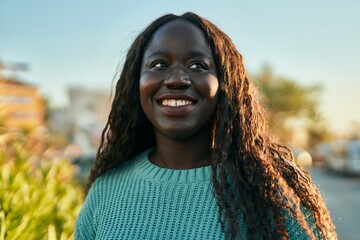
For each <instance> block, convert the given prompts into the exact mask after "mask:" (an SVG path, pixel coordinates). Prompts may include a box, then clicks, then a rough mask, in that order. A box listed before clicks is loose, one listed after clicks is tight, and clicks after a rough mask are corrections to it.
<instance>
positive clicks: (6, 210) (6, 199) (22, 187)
mask: <svg viewBox="0 0 360 240" xmlns="http://www.w3.org/2000/svg"><path fill="white" fill-rule="evenodd" d="M22 139H24V138H22ZM24 144H25V143H24V140H19V138H18V139H17V140H10V141H7V142H6V143H4V141H3V142H1V135H0V240H4V239H26V240H32V239H36V240H37V239H49V240H53V239H61V240H63V239H72V238H73V232H74V226H75V221H76V217H77V215H78V213H79V210H80V207H81V205H82V203H83V200H84V193H83V189H82V188H81V187H80V186H79V185H78V184H76V183H75V181H74V171H75V169H74V167H73V166H72V165H71V164H70V163H69V161H66V160H49V159H42V158H41V155H40V156H39V155H36V156H34V153H33V152H32V151H31V150H29V149H26V147H24Z"/></svg>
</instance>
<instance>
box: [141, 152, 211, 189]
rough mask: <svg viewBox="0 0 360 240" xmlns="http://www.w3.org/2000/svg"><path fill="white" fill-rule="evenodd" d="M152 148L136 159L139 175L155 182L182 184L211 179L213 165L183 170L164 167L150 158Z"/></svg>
mask: <svg viewBox="0 0 360 240" xmlns="http://www.w3.org/2000/svg"><path fill="white" fill-rule="evenodd" d="M152 150H153V149H149V150H147V151H145V152H143V153H141V154H140V155H138V156H137V157H136V159H134V162H135V173H136V174H137V175H138V176H140V177H142V178H145V179H148V180H150V181H154V182H167V183H182V184H184V183H185V184H186V183H195V182H205V181H210V180H211V166H206V167H199V168H193V169H182V170H177V169H168V168H162V167H159V166H157V165H155V164H153V163H152V162H151V161H150V160H149V153H150V152H151V151H152Z"/></svg>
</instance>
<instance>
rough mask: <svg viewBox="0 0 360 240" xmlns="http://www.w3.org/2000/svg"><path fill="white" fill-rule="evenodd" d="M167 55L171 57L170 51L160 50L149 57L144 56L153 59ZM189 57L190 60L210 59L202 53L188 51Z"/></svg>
mask: <svg viewBox="0 0 360 240" xmlns="http://www.w3.org/2000/svg"><path fill="white" fill-rule="evenodd" d="M168 55H171V52H170V51H168V50H165V49H160V50H157V51H155V52H153V53H151V54H150V55H149V56H146V58H153V57H156V56H168ZM189 56H190V58H192V57H205V58H208V59H211V56H209V54H207V53H205V52H203V51H198V50H190V51H189Z"/></svg>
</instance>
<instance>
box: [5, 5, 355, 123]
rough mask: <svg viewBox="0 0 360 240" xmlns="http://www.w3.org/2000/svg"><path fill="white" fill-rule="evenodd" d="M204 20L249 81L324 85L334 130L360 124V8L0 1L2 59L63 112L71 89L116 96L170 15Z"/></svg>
mask: <svg viewBox="0 0 360 240" xmlns="http://www.w3.org/2000/svg"><path fill="white" fill-rule="evenodd" d="M186 11H193V12H196V13H198V14H200V15H202V16H204V17H206V18H208V19H210V20H211V21H213V22H214V23H215V24H216V25H218V26H219V27H220V28H221V29H222V30H223V31H224V32H226V33H227V34H228V35H229V36H230V37H231V38H232V40H233V41H234V42H235V44H236V46H237V48H238V50H239V51H240V52H241V53H242V55H243V56H244V58H245V65H246V66H247V68H248V71H249V72H257V71H259V70H260V69H261V67H262V65H263V64H265V63H268V64H270V65H271V66H272V67H273V69H274V71H275V73H276V74H278V75H282V76H285V77H289V78H292V79H294V80H295V81H298V82H299V83H301V84H305V85H306V84H313V83H320V84H322V85H323V86H324V92H323V94H322V96H321V102H322V110H323V112H324V115H325V116H327V118H328V121H329V124H330V126H331V127H333V128H334V129H337V130H344V129H346V128H347V126H348V125H349V123H350V122H351V121H360V107H359V104H360V1H358V0H344V1H340V0H338V1H333V0H317V1H312V0H304V1H295V0H294V1H291V0H283V1H279V0H274V1H265V0H263V1H250V0H248V1H235V0H234V1H229V0H225V1H224V0H223V1H205V0H198V1H190V0H182V1H165V0H152V1H145V0H143V1H135V0H134V1H115V0H111V1H110V0H103V1H93V0H76V1H73V0H61V1H48V0H47V1H45V0H31V1H29V0H27V1H26V0H0V60H2V61H3V62H10V63H17V62H25V63H28V64H29V67H30V69H29V71H27V72H24V73H19V75H20V76H21V77H23V78H24V79H25V80H26V81H27V82H30V83H34V84H36V85H38V86H39V87H40V88H41V90H42V92H43V93H44V94H45V95H46V96H48V97H50V98H51V99H52V101H53V103H54V104H55V105H64V104H66V103H67V102H66V100H65V99H66V87H67V86H69V85H81V86H88V87H96V88H102V89H104V90H109V89H110V88H111V84H112V78H113V75H114V73H115V71H116V68H117V65H118V64H119V63H120V62H121V60H122V59H123V58H124V54H125V53H126V50H127V48H128V47H129V45H130V43H131V42H132V40H133V39H134V37H135V36H136V35H137V34H138V33H139V32H140V31H141V30H142V29H143V28H144V27H145V26H146V25H147V24H149V23H150V22H151V21H152V20H154V19H155V18H157V17H159V16H160V15H162V14H165V13H169V12H172V13H176V14H181V13H183V12H186Z"/></svg>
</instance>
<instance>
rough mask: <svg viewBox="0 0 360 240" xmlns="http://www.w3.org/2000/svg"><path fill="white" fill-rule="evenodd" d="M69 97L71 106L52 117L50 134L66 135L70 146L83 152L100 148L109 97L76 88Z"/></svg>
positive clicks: (96, 91)
mask: <svg viewBox="0 0 360 240" xmlns="http://www.w3.org/2000/svg"><path fill="white" fill-rule="evenodd" d="M68 96H69V106H68V107H67V108H63V109H56V110H54V111H53V112H52V113H51V117H50V121H49V126H50V128H51V130H52V131H55V132H62V133H66V134H67V135H68V138H69V140H70V142H71V143H73V144H75V145H76V146H79V147H80V148H81V149H82V150H84V151H87V150H91V149H94V148H97V147H98V145H99V142H100V139H101V133H102V130H103V128H104V126H105V124H106V121H107V117H108V114H109V111H110V105H109V104H110V94H109V93H108V92H106V91H102V90H98V89H89V88H84V87H79V86H73V87H70V88H69V89H68Z"/></svg>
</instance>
